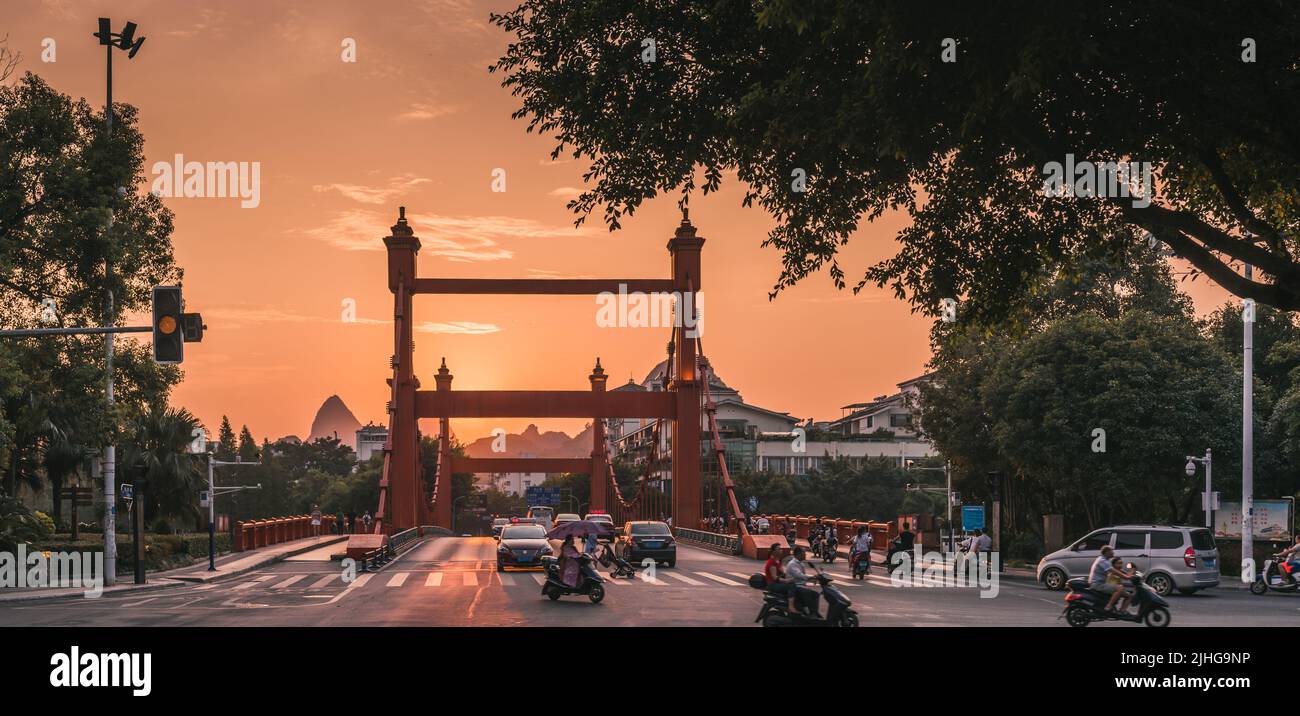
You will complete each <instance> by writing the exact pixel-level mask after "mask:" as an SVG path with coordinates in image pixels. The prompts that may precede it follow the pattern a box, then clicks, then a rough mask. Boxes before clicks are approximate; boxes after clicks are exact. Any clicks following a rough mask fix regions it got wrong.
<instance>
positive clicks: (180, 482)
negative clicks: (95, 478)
mask: <svg viewBox="0 0 1300 716" xmlns="http://www.w3.org/2000/svg"><path fill="white" fill-rule="evenodd" d="M198 426H199V420H198V418H196V417H194V415H193V414H191V413H190V411H188V410H186V409H184V408H168V407H166V406H164V405H154V406H150V409H149V412H147V413H145V414H144V415H141V416H140V417H138V418H136V419H135V420H133V421H131V424H130V425H129V426H128V430H127V435H128V439H127V440H126V442H125V444H124V445H123V446H122V448H123V450H122V465H123V470H124V471H125V472H126V473H127V474H128V475H130V476H131V477H132V478H133V479H135V480H136V481H137V482H138V481H140V480H144V481H145V483H146V484H145V488H144V490H143V495H141V494H140V493H139V492H137V496H136V500H137V501H138V502H137V505H143V507H144V510H145V513H144V514H145V521H146V523H147V524H151V525H152V526H153V527H154V530H155V531H162V530H166V531H171V529H170V528H171V527H172V524H171V523H172V521H173V520H176V519H184V520H186V521H189V522H191V523H192V522H193V521H195V520H197V519H198V514H199V512H198V507H197V499H196V498H197V497H198V492H199V490H201V489H202V488H203V484H204V478H203V474H202V472H201V470H200V468H199V461H198V460H197V459H195V456H194V455H191V454H190V453H189V452H188V451H187V450H188V447H189V444H190V442H191V441H192V440H193V439H194V430H195V429H196V428H198Z"/></svg>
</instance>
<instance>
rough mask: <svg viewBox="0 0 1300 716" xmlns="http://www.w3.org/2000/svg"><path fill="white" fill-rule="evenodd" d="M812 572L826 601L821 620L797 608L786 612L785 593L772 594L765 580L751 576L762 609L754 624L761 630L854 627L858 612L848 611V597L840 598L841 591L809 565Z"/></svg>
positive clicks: (750, 579)
mask: <svg viewBox="0 0 1300 716" xmlns="http://www.w3.org/2000/svg"><path fill="white" fill-rule="evenodd" d="M809 564H810V566H812V565H811V563H809ZM813 572H814V573H815V575H816V578H817V584H819V585H820V586H821V588H822V597H823V598H824V599H825V600H826V616H825V617H821V618H818V617H814V616H812V615H811V614H805V613H804V612H802V611H800V610H798V609H796V610H794V611H790V607H789V602H788V601H787V599H786V594H785V593H782V592H774V591H772V590H771V589H769V588H768V583H767V577H766V576H764V575H762V574H755V575H753V576H751V577H750V578H749V586H751V587H753V588H754V589H761V590H763V606H762V608H761V609H759V610H758V618H757V619H755V620H754V621H755V622H758V623H761V624H762V625H763V626H765V627H781V626H815V627H856V626H857V625H858V613H857V612H855V611H853V609H852V608H851V607H852V604H853V603H852V602H850V601H849V598H848V597H846V596H844V592H841V591H840V590H839V589H837V588H836V587H835V585H834V584H833V583H832V582H831V578H830V577H827V576H826V575H824V574H822V573H821V572H820V571H818V569H817V567H816V566H813Z"/></svg>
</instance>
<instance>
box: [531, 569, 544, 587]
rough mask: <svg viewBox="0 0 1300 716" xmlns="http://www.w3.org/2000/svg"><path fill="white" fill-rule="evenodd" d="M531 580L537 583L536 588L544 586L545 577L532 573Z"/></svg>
mask: <svg viewBox="0 0 1300 716" xmlns="http://www.w3.org/2000/svg"><path fill="white" fill-rule="evenodd" d="M533 579H534V580H535V581H536V582H537V586H539V587H540V586H543V585H545V584H546V577H543V576H542V575H540V574H538V573H536V572H533Z"/></svg>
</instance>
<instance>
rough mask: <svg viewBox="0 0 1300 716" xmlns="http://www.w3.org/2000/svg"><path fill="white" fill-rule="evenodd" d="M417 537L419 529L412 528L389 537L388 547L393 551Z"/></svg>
mask: <svg viewBox="0 0 1300 716" xmlns="http://www.w3.org/2000/svg"><path fill="white" fill-rule="evenodd" d="M419 536H420V528H419V527H412V528H410V529H407V530H402V531H401V532H398V533H397V534H395V535H393V536H392V537H389V538H388V545H389V546H390V547H392V548H393V549H394V550H396V549H397V548H399V547H401V546H402V545H404V544H406V543H407V542H410V541H411V540H413V539H415V538H417V537H419Z"/></svg>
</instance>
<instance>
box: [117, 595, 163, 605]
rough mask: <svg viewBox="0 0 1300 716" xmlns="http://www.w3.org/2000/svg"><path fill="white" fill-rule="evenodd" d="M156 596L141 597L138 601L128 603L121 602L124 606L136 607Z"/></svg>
mask: <svg viewBox="0 0 1300 716" xmlns="http://www.w3.org/2000/svg"><path fill="white" fill-rule="evenodd" d="M157 598H158V597H149V598H148V599H141V600H140V601H138V602H131V603H130V604H123V605H122V606H124V607H138V606H140V605H141V604H144V603H146V602H152V601H153V600H155V599H157Z"/></svg>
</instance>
